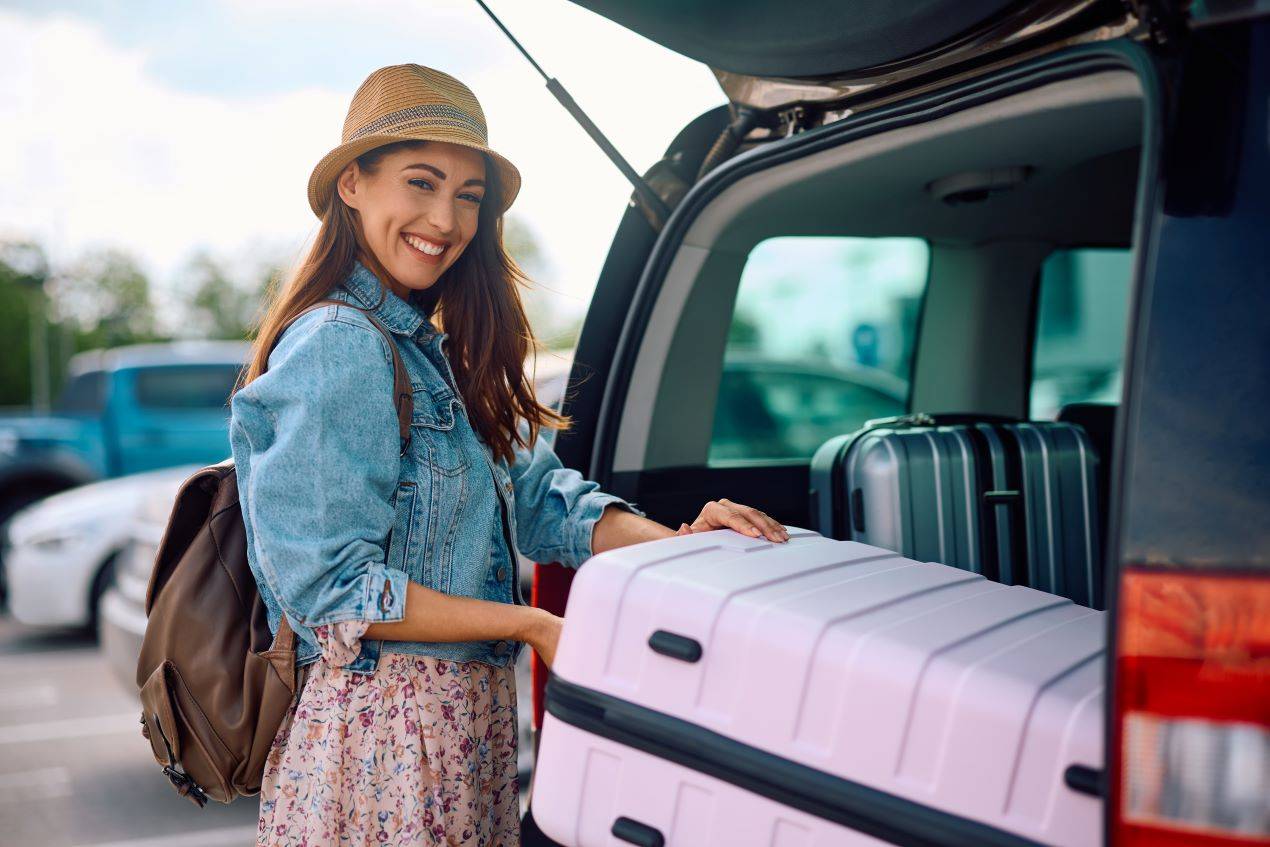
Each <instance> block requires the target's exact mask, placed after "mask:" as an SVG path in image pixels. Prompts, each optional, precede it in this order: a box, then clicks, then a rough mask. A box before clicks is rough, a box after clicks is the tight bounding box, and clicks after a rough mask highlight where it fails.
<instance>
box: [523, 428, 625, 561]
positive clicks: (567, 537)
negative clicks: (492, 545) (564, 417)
mask: <svg viewBox="0 0 1270 847" xmlns="http://www.w3.org/2000/svg"><path fill="white" fill-rule="evenodd" d="M521 431H522V433H525V432H526V428H525V427H523V426H522V429H521ZM508 470H509V471H510V473H511V480H512V488H513V490H514V492H515V499H516V535H517V539H516V541H517V545H518V546H519V547H520V552H521V553H522V554H523V555H525V556H526V557H528V558H530V559H532V560H534V561H535V562H559V563H560V564H562V565H566V566H568V567H571V568H577V567H579V566H581V564H582V563H583V562H585V561H586V560H587V559H589V558H591V556H592V546H591V541H592V534H593V532H594V529H595V523H596V521H598V520H599V519H600V516H601V515H602V514H603V513H604V509H605V507H606V506H610V505H612V506H616V507H618V508H620V509H625V510H626V511H629V512H633V513H635V514H637V515H643V514H644V513H643V512H642V511H641V510H640V509H638V508H636V507H635V506H634V505H633V504H631V503H628V502H627V501H625V500H623V499H622V498H621V497H618V496H616V495H613V494H608V493H606V492H604V491H601V490H600V486H599V484H598V483H596V482H592V481H591V480H589V479H586V478H585V477H583V476H582V474H580V473H578V472H577V471H576V470H574V469H572V468H566V467H564V465H562V464H561V462H560V459H559V458H558V457H557V456H556V454H555V451H554V450H553V449H552V447H551V444H550V443H549V442H548V440H547V439H545V438H542V437H541V436H540V437H539V438H537V439H536V440H535V441H534V444H533V446H532V448H525V447H523V446H521V445H516V449H515V460H514V461H513V462H511V464H510V465H509V467H508Z"/></svg>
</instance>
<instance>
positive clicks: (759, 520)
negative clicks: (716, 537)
mask: <svg viewBox="0 0 1270 847" xmlns="http://www.w3.org/2000/svg"><path fill="white" fill-rule="evenodd" d="M712 529H734V530H736V531H737V532H739V533H741V534H742V535H748V536H751V537H753V538H757V537H758V536H760V535H761V536H763V537H764V538H766V539H767V540H768V541H778V542H780V541H788V540H789V533H788V532H786V531H785V527H783V526H782V525H781V524H779V523H777V522H776V521H774V520H772V519H771V518H769V517H768V516H767V515H765V514H764V513H762V512H760V511H759V510H758V509H755V508H753V507H752V506H742V505H741V504H740V503H733V502H732V501H731V500H725V499H724V500H711V501H710V502H709V503H706V505H705V506H704V507H703V508H702V509H701V514H700V515H697V519H696V520H695V521H693V522H692V524H691V525H689V524H680V526H679V532H678V533H677V534H678V535H688V534H690V533H693V532H708V531H710V530H712Z"/></svg>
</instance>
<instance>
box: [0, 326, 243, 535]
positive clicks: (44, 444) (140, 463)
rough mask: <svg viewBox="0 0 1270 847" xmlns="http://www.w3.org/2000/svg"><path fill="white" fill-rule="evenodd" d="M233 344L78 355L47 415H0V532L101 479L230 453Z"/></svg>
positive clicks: (238, 358) (238, 346) (238, 360)
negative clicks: (22, 514)
mask: <svg viewBox="0 0 1270 847" xmlns="http://www.w3.org/2000/svg"><path fill="white" fill-rule="evenodd" d="M247 351H248V345H247V344H246V343H245V342H241V341H177V342H170V343H161V344H137V345H130V346H126V347H116V348H114V349H110V350H94V351H88V352H84V353H80V354H77V355H76V356H74V357H73V358H72V359H71V361H70V364H69V373H68V378H67V381H66V384H65V386H64V388H63V390H62V393H61V396H60V397H59V398H58V401H57V403H56V405H55V407H54V409H53V412H52V413H51V414H40V413H33V412H30V411H15V412H11V413H8V414H3V413H0V525H3V524H4V522H5V521H6V520H7V519H8V517H9V516H10V515H12V514H13V513H14V512H16V511H17V510H18V509H20V508H22V507H23V506H26V505H27V504H29V503H33V502H35V501H36V500H39V499H41V498H43V497H46V496H48V495H50V494H54V493H56V492H58V491H62V490H64V489H67V488H71V487H73V486H76V485H82V484H84V483H87V482H93V481H95V480H99V479H107V478H110V477H117V476H124V475H127V474H132V473H138V472H141V471H147V470H153V469H156V468H164V467H170V466H172V465H181V464H200V463H201V464H211V463H213V462H218V461H220V460H222V459H224V458H225V457H227V456H228V455H229V437H228V422H229V407H228V399H229V394H230V391H231V390H232V388H233V385H234V381H235V379H237V377H238V374H239V371H240V370H241V368H242V367H243V364H244V363H245V361H246V358H247Z"/></svg>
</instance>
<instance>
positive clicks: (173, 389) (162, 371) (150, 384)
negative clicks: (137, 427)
mask: <svg viewBox="0 0 1270 847" xmlns="http://www.w3.org/2000/svg"><path fill="white" fill-rule="evenodd" d="M238 371H239V367H238V366H237V365H165V366H164V367H161V368H144V369H142V370H139V371H137V404H138V405H140V406H142V407H145V408H151V409H200V410H207V409H219V408H225V409H228V404H229V394H230V392H231V391H232V390H233V387H234V380H235V379H237V377H238Z"/></svg>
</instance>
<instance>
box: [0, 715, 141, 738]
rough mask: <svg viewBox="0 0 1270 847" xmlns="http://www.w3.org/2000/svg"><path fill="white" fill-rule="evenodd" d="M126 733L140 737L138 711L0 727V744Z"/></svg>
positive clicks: (139, 716)
mask: <svg viewBox="0 0 1270 847" xmlns="http://www.w3.org/2000/svg"><path fill="white" fill-rule="evenodd" d="M126 732H135V733H137V736H138V737H140V735H141V713H140V712H129V713H127V714H123V715H98V716H96V717H91V718H71V719H69V720H61V721H44V722H42V723H23V724H17V725H16V726H0V744H30V743H32V742H36V741H64V740H66V739H70V738H90V737H92V736H94V735H121V734H123V733H126Z"/></svg>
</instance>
